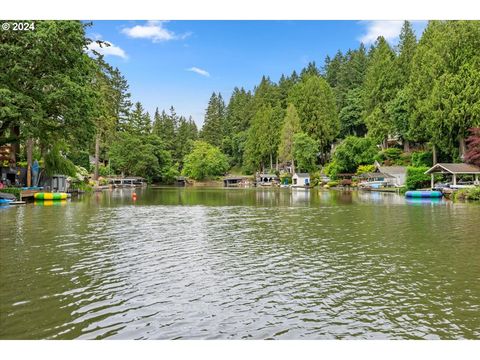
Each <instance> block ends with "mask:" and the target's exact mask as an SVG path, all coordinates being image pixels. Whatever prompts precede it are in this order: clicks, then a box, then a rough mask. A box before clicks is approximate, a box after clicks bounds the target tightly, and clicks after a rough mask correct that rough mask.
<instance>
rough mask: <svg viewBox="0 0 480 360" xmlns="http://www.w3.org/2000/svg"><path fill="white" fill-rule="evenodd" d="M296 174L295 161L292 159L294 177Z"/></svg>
mask: <svg viewBox="0 0 480 360" xmlns="http://www.w3.org/2000/svg"><path fill="white" fill-rule="evenodd" d="M293 174H295V160H294V159H293V158H292V175H293Z"/></svg>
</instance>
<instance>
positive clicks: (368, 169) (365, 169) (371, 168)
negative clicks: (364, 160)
mask: <svg viewBox="0 0 480 360" xmlns="http://www.w3.org/2000/svg"><path fill="white" fill-rule="evenodd" d="M375 170H376V167H375V165H360V166H359V167H358V168H357V172H356V174H357V175H362V174H365V173H369V172H374V171H375Z"/></svg>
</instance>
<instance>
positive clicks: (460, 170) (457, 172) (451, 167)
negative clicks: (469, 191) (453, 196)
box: [425, 163, 480, 189]
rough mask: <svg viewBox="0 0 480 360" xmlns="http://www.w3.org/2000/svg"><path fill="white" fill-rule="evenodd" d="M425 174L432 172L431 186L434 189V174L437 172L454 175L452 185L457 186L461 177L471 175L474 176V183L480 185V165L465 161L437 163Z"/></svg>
mask: <svg viewBox="0 0 480 360" xmlns="http://www.w3.org/2000/svg"><path fill="white" fill-rule="evenodd" d="M425 174H427V175H428V174H430V176H431V187H432V189H433V188H434V186H435V180H434V175H435V174H444V175H451V176H452V187H456V186H458V185H457V181H458V180H459V177H462V176H465V175H470V176H473V177H474V179H475V180H474V181H473V184H474V185H480V181H479V176H480V167H478V166H476V165H472V164H465V163H437V164H435V165H433V166H432V167H431V168H430V169H428V170H427V171H425Z"/></svg>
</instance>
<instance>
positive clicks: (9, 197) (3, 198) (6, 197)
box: [0, 193, 17, 205]
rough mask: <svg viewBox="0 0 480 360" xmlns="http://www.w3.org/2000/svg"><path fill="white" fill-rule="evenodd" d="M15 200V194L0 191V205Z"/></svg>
mask: <svg viewBox="0 0 480 360" xmlns="http://www.w3.org/2000/svg"><path fill="white" fill-rule="evenodd" d="M15 200H17V198H16V197H15V195H13V194H9V193H0V205H8V204H10V203H11V202H13V201H15Z"/></svg>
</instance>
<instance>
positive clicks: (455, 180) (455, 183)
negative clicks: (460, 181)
mask: <svg viewBox="0 0 480 360" xmlns="http://www.w3.org/2000/svg"><path fill="white" fill-rule="evenodd" d="M453 185H457V174H453Z"/></svg>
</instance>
